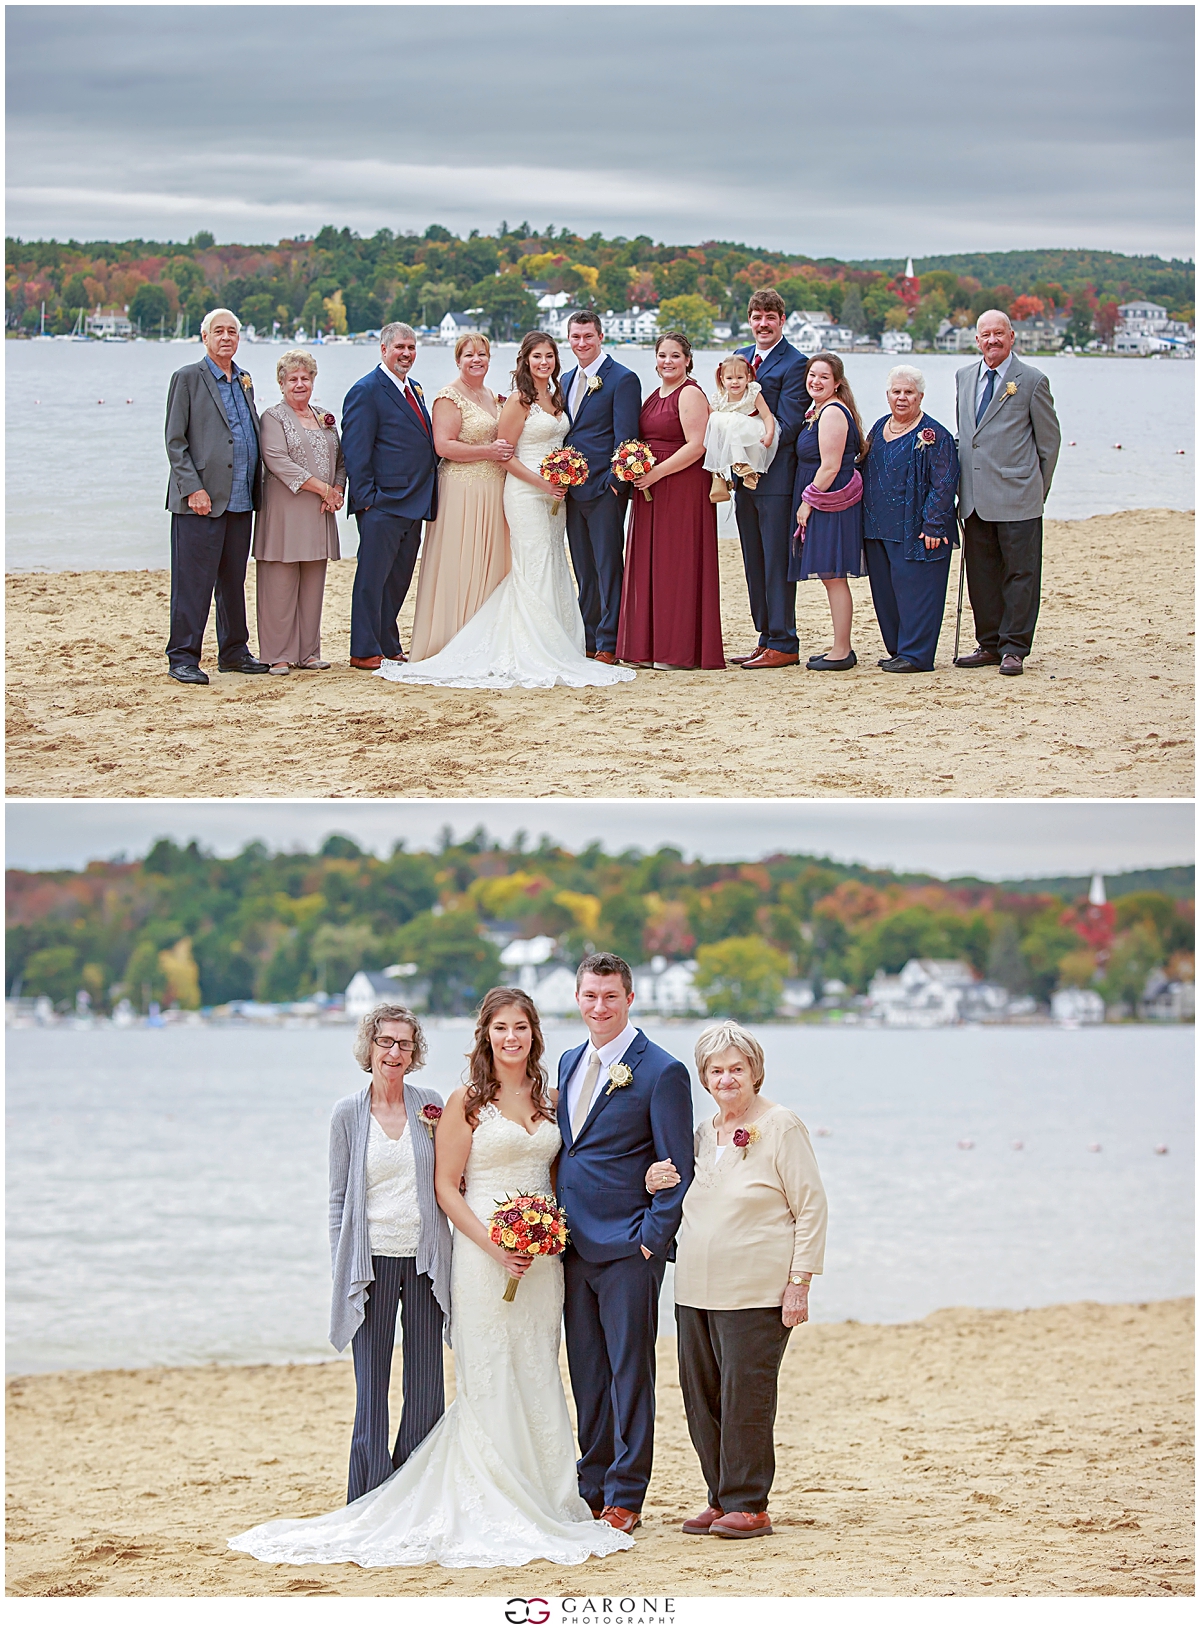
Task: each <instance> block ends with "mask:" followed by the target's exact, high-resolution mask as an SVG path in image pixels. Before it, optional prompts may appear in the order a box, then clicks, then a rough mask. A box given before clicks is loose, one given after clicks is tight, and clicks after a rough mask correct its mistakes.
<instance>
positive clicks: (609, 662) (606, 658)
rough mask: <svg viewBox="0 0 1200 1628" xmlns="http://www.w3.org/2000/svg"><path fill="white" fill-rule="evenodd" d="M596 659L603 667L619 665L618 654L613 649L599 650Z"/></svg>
mask: <svg viewBox="0 0 1200 1628" xmlns="http://www.w3.org/2000/svg"><path fill="white" fill-rule="evenodd" d="M594 659H595V660H596V661H598V662H599V663H600V665H601V667H615V666H616V665H617V658H616V655H615V653H614V652H613V651H611V650H597V652H596V654H595V657H594Z"/></svg>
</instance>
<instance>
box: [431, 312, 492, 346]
mask: <svg viewBox="0 0 1200 1628" xmlns="http://www.w3.org/2000/svg"><path fill="white" fill-rule="evenodd" d="M486 327H487V319H486V317H485V316H484V314H483V309H482V307H478V308H476V309H475V310H473V311H447V312H446V315H445V316H444V317H443V318H442V320H441V321H440V322H439V323H438V338H439V339H440V340H441V341H442V342H443V343H444V344H446V345H454V344H457V342H458V341H459V340H460V339H461V338H462V336H463V334H477V333H479V332H481V331H482V330H483V329H485V328H486Z"/></svg>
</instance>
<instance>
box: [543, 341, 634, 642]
mask: <svg viewBox="0 0 1200 1628" xmlns="http://www.w3.org/2000/svg"><path fill="white" fill-rule="evenodd" d="M567 340H568V342H569V344H570V346H571V349H572V351H574V353H575V362H576V365H575V366H574V367H573V368H572V369H571V371H570V372H569V373H567V374H566V375H565V377H564V378H563V381H562V391H563V396H564V398H565V400H566V403H567V413H568V416H569V418H570V421H571V427H570V429H569V430H568V431H567V439H566V445H567V446H569V447H574V448H575V450H576V451H577V452H581V453H582V454H583V456H584V457H585V458H586V459H587V462H588V478H587V480H586V481H585V482H584V483H583V485H582V486H572V487H571V488H569V490H568V492H567V543H568V545H569V547H570V550H571V564H572V565H573V566H574V568H575V580H576V582H577V583H578V584H579V611H580V614H581V615H582V617H583V630H584V639H585V649H586V650H587V653H588V655H589V656H592V655H594V656H595V658H596V660H597V661H599V662H603V663H604V665H605V666H607V667H612V666H615V664H616V660H617V618H618V616H619V615H620V611H621V580H622V578H623V576H624V574H625V499H626V497H627V496H628V493H625V494H622V493H621V491H620V482H618V480H617V478H616V476H615V475H614V474H613V473H612V470H611V468H610V467H609V466H610V464H611V463H612V455H613V453H614V452H615V451H616V450H617V448H618V447H619V446H620V444H621V442H622V441H630V440H632V439H633V438H634V437H635V436H636V435H637V431H638V417H639V416H640V414H641V410H642V386H641V383H640V381H639V379H638V376H637V374H636V373H634V372H633V371H632V370H631V369H630V368H627V367H622V366H621V364H620V362H616V361H614V360H613V358H612V357H611V356H605V354H604V351H603V349H602V346H603V342H604V330H603V328H602V327H601V326H600V318H599V316H598V315H597V313H596V312H595V311H576V312H575V314H574V316H573V317H572V318H571V319H570V321H569V322H568V323H567Z"/></svg>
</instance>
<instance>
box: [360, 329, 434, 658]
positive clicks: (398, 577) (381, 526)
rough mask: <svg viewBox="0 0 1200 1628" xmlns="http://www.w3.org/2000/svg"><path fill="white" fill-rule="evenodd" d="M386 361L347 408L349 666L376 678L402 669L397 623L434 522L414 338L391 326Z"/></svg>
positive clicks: (386, 332)
mask: <svg viewBox="0 0 1200 1628" xmlns="http://www.w3.org/2000/svg"><path fill="white" fill-rule="evenodd" d="M379 341H380V343H379V349H380V352H381V355H382V358H383V359H382V361H381V362H380V363H379V366H378V367H377V368H376V369H375V370H374V372H372V373H368V374H367V376H366V378H365V379H360V380H359V381H358V383H357V384H356V385H354V387H353V388H352V389H351V390H350V392H349V394H348V395H347V397H346V400H345V404H344V406H343V407H342V455H343V457H344V458H345V460H346V475H347V478H348V480H349V484H350V500H349V512H350V513H351V514H352V515H354V516H355V517H356V518H357V520H358V565H357V567H356V569H355V572H354V595H353V598H352V600H351V606H350V665H351V667H365V668H366V669H368V671H372V672H373V671H374V670H375V669H376V668H377V667H378V666H379V664H380V661H381V660H382V659H383V658H384V657H386V658H387V659H388V660H389V661H403V660H404V659H405V657H404V652H403V650H402V649H401V648H400V629H399V627H398V626H397V618H398V617H399V615H400V607H401V605H403V603H404V596H405V594H407V592H408V589H409V584H410V583H411V582H412V574H413V568H414V566H415V565H416V563H417V550H418V549H419V548H420V546H421V522H422V521H423V520H433V519H436V517H437V454H436V452H435V451H434V449H433V425H432V423H431V422H430V418H429V414H428V412H427V411H426V409H425V401H424V398H423V396H422V394H421V386H420V385H419V384H417V383H416V382H415V380H411V379H410V378H409V377H408V370H409V368H411V367H412V365H413V363H414V362H415V361H416V358H417V336H416V334H415V333H414V332H413V331H412V329H411V328H410V327H409V326H408V324H407V322H389V323H388V324H387V326H386V327H385V328H384V329H383V331H382V333H381V334H380V336H379Z"/></svg>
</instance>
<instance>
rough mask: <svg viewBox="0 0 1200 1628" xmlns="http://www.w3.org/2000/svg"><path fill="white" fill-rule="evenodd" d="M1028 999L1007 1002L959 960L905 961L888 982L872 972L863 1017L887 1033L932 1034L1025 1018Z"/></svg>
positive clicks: (883, 975) (997, 987) (885, 975)
mask: <svg viewBox="0 0 1200 1628" xmlns="http://www.w3.org/2000/svg"><path fill="white" fill-rule="evenodd" d="M1035 1010H1036V1003H1035V1002H1034V1001H1032V1000H1029V999H1025V1000H1015V1001H1014V1000H1013V999H1012V998H1011V997H1010V995H1009V992H1008V990H1007V989H1004V988H1003V987H1002V986H1001V985H1000V984H992V983H987V982H986V981H984V980H982V979H979V978H977V977H976V976H975V973H974V972H973V971H972V969H971V968H970V967H969V966H968V965H967V963H966V962H965V961H929V960H917V959H914V960H911V961H908V962H907V963H906V964H905V965H904V967H903V968H902V969H901V971H900V972H899V973H898V974H896V975H895V976H894V977H893V976H891V975H889V974H888V973H886V972H882V971H880V972H877V973H876V974H875V976H874V977H873V978H872V979H871V983H870V986H869V987H868V989H867V999H866V1014H867V1016H868V1017H872V1018H876V1019H878V1020H879V1021H880V1022H882V1023H883V1024H884V1025H886V1027H888V1028H890V1029H937V1028H943V1027H945V1026H946V1025H947V1024H953V1023H989V1022H991V1023H995V1022H998V1021H999V1020H1000V1019H1002V1018H1005V1017H1021V1016H1028V1015H1031V1014H1032V1013H1033V1012H1034V1011H1035Z"/></svg>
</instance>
